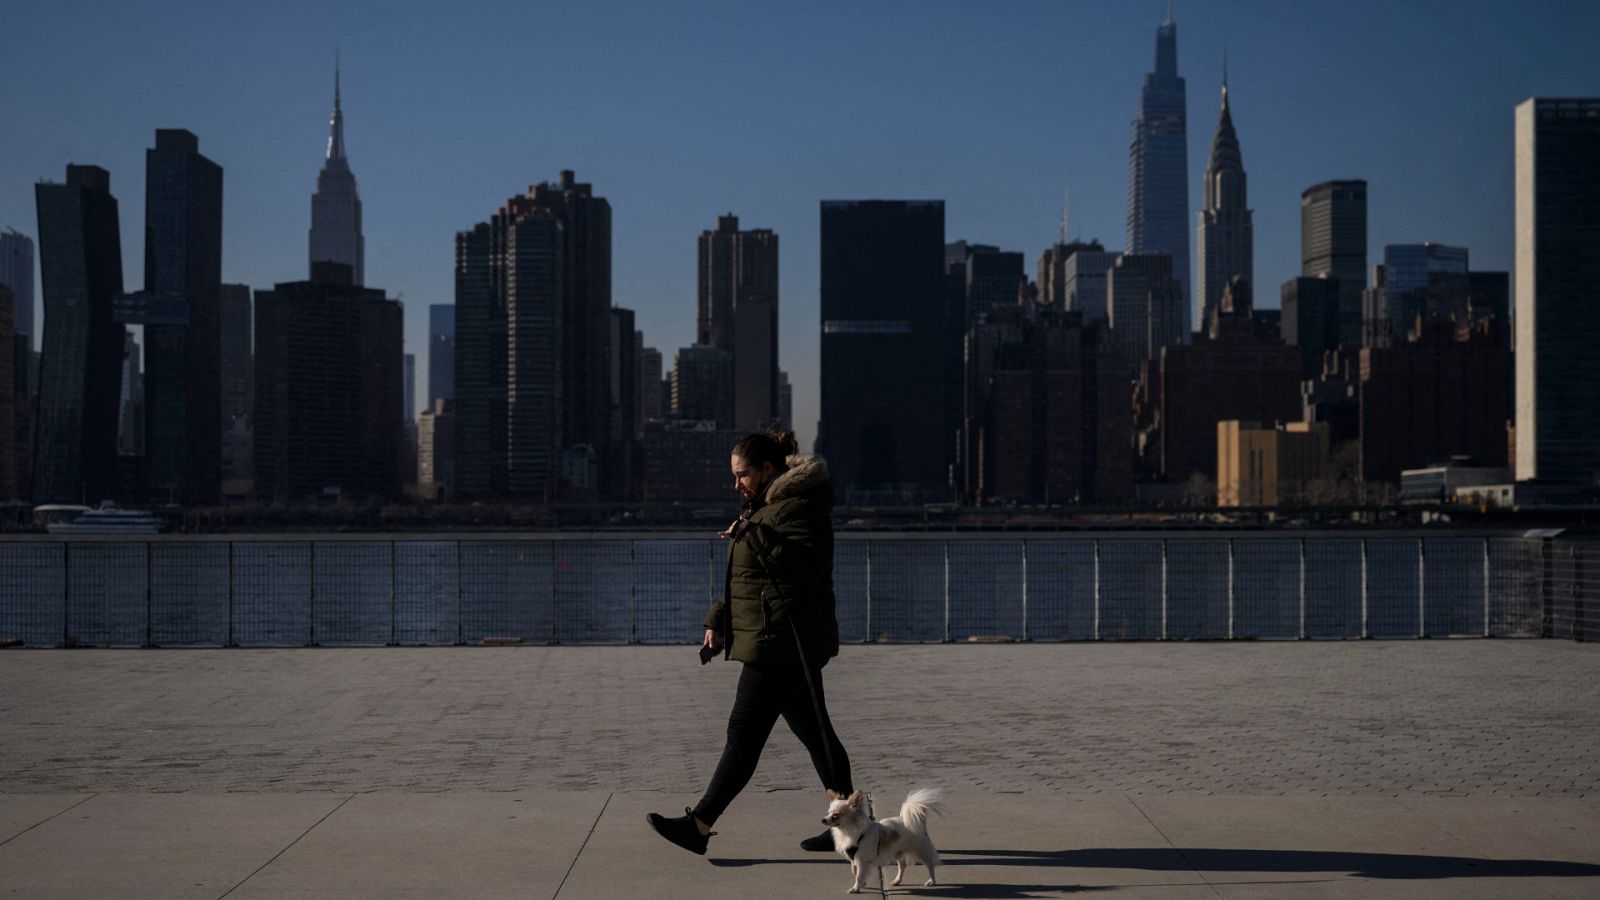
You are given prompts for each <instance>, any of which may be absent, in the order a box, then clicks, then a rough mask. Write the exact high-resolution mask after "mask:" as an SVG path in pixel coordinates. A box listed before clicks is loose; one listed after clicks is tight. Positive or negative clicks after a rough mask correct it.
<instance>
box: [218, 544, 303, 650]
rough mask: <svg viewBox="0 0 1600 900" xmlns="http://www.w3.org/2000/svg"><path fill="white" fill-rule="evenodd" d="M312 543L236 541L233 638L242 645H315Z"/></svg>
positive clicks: (234, 552)
mask: <svg viewBox="0 0 1600 900" xmlns="http://www.w3.org/2000/svg"><path fill="white" fill-rule="evenodd" d="M311 552H312V551H311V544H309V543H302V542H299V541H295V542H289V541H262V542H259V543H257V542H250V541H242V542H239V543H236V544H234V545H233V642H234V643H235V644H237V645H239V646H242V647H285V646H299V645H304V644H309V643H311Z"/></svg>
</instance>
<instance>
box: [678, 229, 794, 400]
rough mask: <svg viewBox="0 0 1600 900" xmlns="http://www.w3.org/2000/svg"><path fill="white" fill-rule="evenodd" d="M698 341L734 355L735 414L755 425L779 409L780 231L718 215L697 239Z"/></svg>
mask: <svg viewBox="0 0 1600 900" xmlns="http://www.w3.org/2000/svg"><path fill="white" fill-rule="evenodd" d="M699 273H700V279H699V322H698V327H699V343H701V344H707V345H710V346H713V347H717V348H719V349H722V350H727V351H729V352H731V353H732V354H733V358H734V418H733V420H732V422H731V423H730V424H728V425H724V426H723V427H728V428H740V429H753V428H758V427H761V426H764V425H767V424H769V423H770V422H771V421H772V419H774V418H776V417H777V414H778V236H777V234H775V233H773V232H772V231H771V230H770V229H766V228H755V229H749V230H740V228H739V217H738V216H735V215H733V214H732V213H729V214H728V215H725V216H718V217H717V228H716V230H715V231H702V232H701V233H700V241H699Z"/></svg>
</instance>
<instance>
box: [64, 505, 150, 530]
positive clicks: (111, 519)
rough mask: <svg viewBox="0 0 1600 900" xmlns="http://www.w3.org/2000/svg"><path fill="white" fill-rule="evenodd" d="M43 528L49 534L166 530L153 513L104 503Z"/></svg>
mask: <svg viewBox="0 0 1600 900" xmlns="http://www.w3.org/2000/svg"><path fill="white" fill-rule="evenodd" d="M45 530H46V531H48V532H50V533H51V534H159V533H161V532H163V531H166V530H167V523H166V522H165V521H164V520H163V519H162V518H161V517H160V516H158V515H156V514H154V513H150V512H145V511H143V510H138V509H118V508H116V507H114V506H111V505H110V504H104V505H102V506H101V507H100V508H99V509H91V510H86V511H85V512H82V513H80V514H79V515H78V517H77V518H75V519H73V520H72V521H70V522H51V523H50V524H48V525H46V526H45Z"/></svg>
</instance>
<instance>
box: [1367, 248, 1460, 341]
mask: <svg viewBox="0 0 1600 900" xmlns="http://www.w3.org/2000/svg"><path fill="white" fill-rule="evenodd" d="M1383 270H1384V285H1383V287H1384V298H1385V300H1386V301H1387V306H1388V313H1389V314H1388V325H1389V337H1390V339H1391V340H1392V341H1393V342H1394V343H1396V344H1398V343H1402V342H1404V341H1405V339H1406V333H1407V332H1408V331H1410V330H1411V327H1412V325H1413V324H1414V323H1415V321H1416V318H1417V315H1418V314H1422V313H1427V312H1428V308H1429V305H1430V304H1429V302H1428V294H1429V285H1430V282H1431V283H1432V284H1434V285H1437V284H1438V282H1437V280H1436V279H1432V276H1433V275H1434V274H1436V273H1443V274H1450V275H1463V276H1464V275H1466V274H1467V248H1465V247H1450V246H1446V245H1444V244H1435V243H1432V242H1431V241H1430V242H1427V243H1422V244H1388V245H1386V246H1385V247H1384V248H1383ZM1463 283H1464V282H1463Z"/></svg>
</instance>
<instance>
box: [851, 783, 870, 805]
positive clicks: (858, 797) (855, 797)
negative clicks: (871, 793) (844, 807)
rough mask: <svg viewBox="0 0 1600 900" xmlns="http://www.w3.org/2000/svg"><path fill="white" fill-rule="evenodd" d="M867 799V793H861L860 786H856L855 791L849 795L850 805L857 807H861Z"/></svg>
mask: <svg viewBox="0 0 1600 900" xmlns="http://www.w3.org/2000/svg"><path fill="white" fill-rule="evenodd" d="M866 800H867V797H866V795H865V794H863V793H861V789H860V788H856V790H855V792H854V793H852V794H851V795H850V797H849V801H850V805H851V806H854V807H855V808H856V809H860V808H861V807H862V805H864V804H865V803H866Z"/></svg>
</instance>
